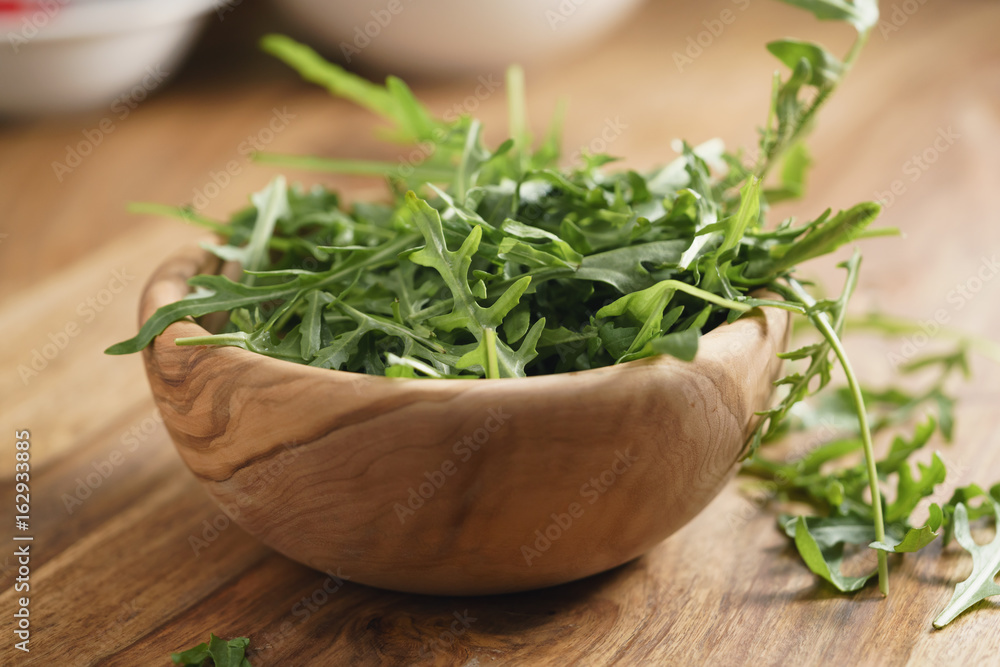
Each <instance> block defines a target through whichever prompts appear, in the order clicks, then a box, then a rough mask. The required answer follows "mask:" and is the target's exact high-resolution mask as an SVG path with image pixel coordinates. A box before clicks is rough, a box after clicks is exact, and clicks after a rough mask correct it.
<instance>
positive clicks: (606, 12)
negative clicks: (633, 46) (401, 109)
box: [275, 0, 642, 75]
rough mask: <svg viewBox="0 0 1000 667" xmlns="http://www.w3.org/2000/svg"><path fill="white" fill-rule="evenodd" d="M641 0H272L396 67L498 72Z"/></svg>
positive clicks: (334, 41) (314, 31)
mask: <svg viewBox="0 0 1000 667" xmlns="http://www.w3.org/2000/svg"><path fill="white" fill-rule="evenodd" d="M641 2H642V0H502V1H501V0H350V1H347V0H277V1H276V2H275V4H276V5H277V6H278V7H279V8H280V9H281V10H282V11H284V13H285V14H287V15H288V16H289V17H290V18H291V19H292V20H293V21H295V23H297V24H298V25H299V27H300V28H301V30H302V32H303V33H305V36H306V37H307V38H308V39H310V40H311V41H312V42H313V43H314V44H315V45H317V46H323V47H325V50H326V51H327V52H329V53H331V54H334V53H339V54H341V57H342V59H343V60H345V61H346V62H347V63H348V64H355V63H357V62H360V63H362V64H364V65H367V66H373V67H377V68H380V69H383V70H387V71H391V72H394V73H399V74H424V75H427V74H431V75H442V74H444V75H446V74H454V73H460V72H465V73H468V72H472V73H475V74H480V75H486V74H490V73H499V74H502V73H503V70H504V68H505V67H506V66H507V65H509V64H510V63H521V64H527V63H532V62H537V61H541V60H545V59H548V58H550V57H552V56H556V55H558V54H562V53H568V52H572V51H574V50H579V49H581V48H582V47H583V46H585V45H587V44H588V43H591V42H592V41H594V40H595V39H597V38H598V37H600V36H601V35H603V34H604V33H606V32H608V31H609V30H611V29H613V28H614V27H616V26H617V25H618V24H620V23H621V22H622V21H624V20H625V19H626V18H627V17H628V16H629V15H630V14H631V13H632V11H633V10H634V9H635V8H636V7H638V6H639V5H640V4H641Z"/></svg>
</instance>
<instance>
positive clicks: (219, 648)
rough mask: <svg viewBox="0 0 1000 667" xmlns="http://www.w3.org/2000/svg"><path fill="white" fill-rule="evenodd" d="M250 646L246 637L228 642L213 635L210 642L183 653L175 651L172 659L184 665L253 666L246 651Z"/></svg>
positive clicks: (184, 666)
mask: <svg viewBox="0 0 1000 667" xmlns="http://www.w3.org/2000/svg"><path fill="white" fill-rule="evenodd" d="M249 646H250V640H249V639H247V638H246V637H237V638H236V639H230V640H229V641H228V642H227V641H225V640H223V639H219V638H218V637H216V636H215V635H211V638H210V639H209V641H208V643H207V644H205V643H202V644H198V645H197V646H195V647H194V648H189V649H188V650H186V651H183V652H181V653H174V654H173V655H171V656H170V659H171V660H172V661H173V663H174V664H175V665H182V666H183V667H211V666H212V665H214V666H215V667H251V665H250V661H249V660H247V659H246V657H244V656H245V653H246V650H247V648H248V647H249Z"/></svg>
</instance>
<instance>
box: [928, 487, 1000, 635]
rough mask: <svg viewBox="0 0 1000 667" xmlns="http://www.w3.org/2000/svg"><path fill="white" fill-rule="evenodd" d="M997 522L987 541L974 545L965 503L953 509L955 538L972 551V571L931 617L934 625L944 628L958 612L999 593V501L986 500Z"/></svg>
mask: <svg viewBox="0 0 1000 667" xmlns="http://www.w3.org/2000/svg"><path fill="white" fill-rule="evenodd" d="M989 502H990V504H991V505H992V507H993V514H994V517H995V519H996V521H997V527H998V528H997V531H998V532H997V535H996V536H995V537H994V538H993V541H992V542H990V543H989V544H977V543H976V541H975V540H974V539H972V531H971V529H970V528H969V514H968V510H967V509H966V507H965V505H964V504H959V505H958V507H957V508H956V509H955V537H956V539H957V540H958V543H959V544H960V545H962V548H963V549H965V550H966V551H968V552H969V553H970V554H972V574H970V575H969V577H968V578H967V579H966V580H965V581H963V582H961V583H960V584H958V586H956V587H955V593H954V594H953V595H952V597H951V601H950V602H948V604H947V606H946V607H945V608H944V609H942V610H941V613H940V614H938V616H937V618H935V619H934V627H935V628H943V627H944V626H946V625H948V624H949V623H951V622H952V621H953V620H955V618H957V617H958V615H959V614H961V613H962V612H964V611H966V610H967V609H969V608H970V607H972V606H973V605H975V604H976V603H978V602H980V601H982V600H985V599H986V598H988V597H992V596H994V595H1000V584H997V583H996V581H995V580H996V578H997V576H1000V502H997V501H996V500H993V499H992V498H991V499H990V500H989Z"/></svg>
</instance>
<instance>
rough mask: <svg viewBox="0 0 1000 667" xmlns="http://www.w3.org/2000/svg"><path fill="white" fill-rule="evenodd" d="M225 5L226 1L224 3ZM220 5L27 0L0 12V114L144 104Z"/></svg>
mask: <svg viewBox="0 0 1000 667" xmlns="http://www.w3.org/2000/svg"><path fill="white" fill-rule="evenodd" d="M228 2H229V3H230V4H231V0H228ZM226 4H227V0H168V1H164V0H85V1H84V0H77V1H74V0H32V2H29V3H26V4H25V7H26V8H25V9H22V10H14V11H10V10H8V11H3V12H0V114H4V115H15V116H25V115H36V114H44V113H62V112H69V111H78V110H83V109H94V108H101V107H105V106H108V107H110V106H111V105H113V104H115V103H116V98H120V97H122V96H131V97H130V98H129V100H128V101H131V100H132V99H133V98H134V99H145V97H146V96H148V95H149V94H150V93H151V92H152V91H153V90H155V89H156V88H158V87H159V86H161V85H162V84H163V81H164V80H165V79H166V78H167V77H169V76H170V75H172V74H173V73H174V70H175V69H176V68H177V66H178V64H179V63H180V60H181V58H182V57H183V56H184V55H185V53H186V52H187V51H188V49H189V48H190V47H191V45H192V44H193V43H194V40H195V37H197V35H198V32H199V30H200V29H201V27H202V25H203V24H204V18H205V15H206V14H207V13H208V12H211V11H213V10H216V9H218V8H219V7H221V6H225V5H226Z"/></svg>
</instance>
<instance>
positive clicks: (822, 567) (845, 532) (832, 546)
mask: <svg viewBox="0 0 1000 667" xmlns="http://www.w3.org/2000/svg"><path fill="white" fill-rule="evenodd" d="M786 530H787V528H786ZM814 530H817V531H820V530H821V531H823V532H822V536H823V539H822V541H820V540H817V538H816V536H815V535H814V534H813V531H814ZM865 531H868V532H870V533H871V534H872V535H874V530H873V529H872V526H871V522H870V521H868V520H867V519H865V520H864V523H863V524H854V525H851V524H844V525H840V526H838V525H830V524H826V525H824V524H823V523H820V522H816V523H814V527H813V528H810V527H809V524H808V522H807V521H806V518H805V517H804V516H800V517H798V518H797V519H796V521H795V527H794V530H793V534H794V539H795V548H796V549H798V552H799V555H800V556H802V560H803V561H805V564H806V566H807V567H808V568H809V569H810V570H811V571H812V572H813V574H815V575H817V576H819V577H822V578H823V579H825V580H826V581H828V582H829V583H831V584H833V586H834V587H836V589H837V590H839V591H843V592H850V591H856V590H858V589H860V588H861V587H862V586H864V585H865V584H866V583H867V582H868V580H869V579H871V578H872V577H873V576H874V575H875V574H876V572H875V571H874V570H873V571H872V572H871V573H869V574H867V575H864V576H860V577H848V576H845V575H844V574H842V573H841V571H840V568H841V565H842V564H843V562H844V544H845V542H854V540H855V539H856V538H857V535H858V534H860V533H861V532H865ZM828 533H829V535H828ZM821 543H822V545H823V546H820V544H821Z"/></svg>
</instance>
